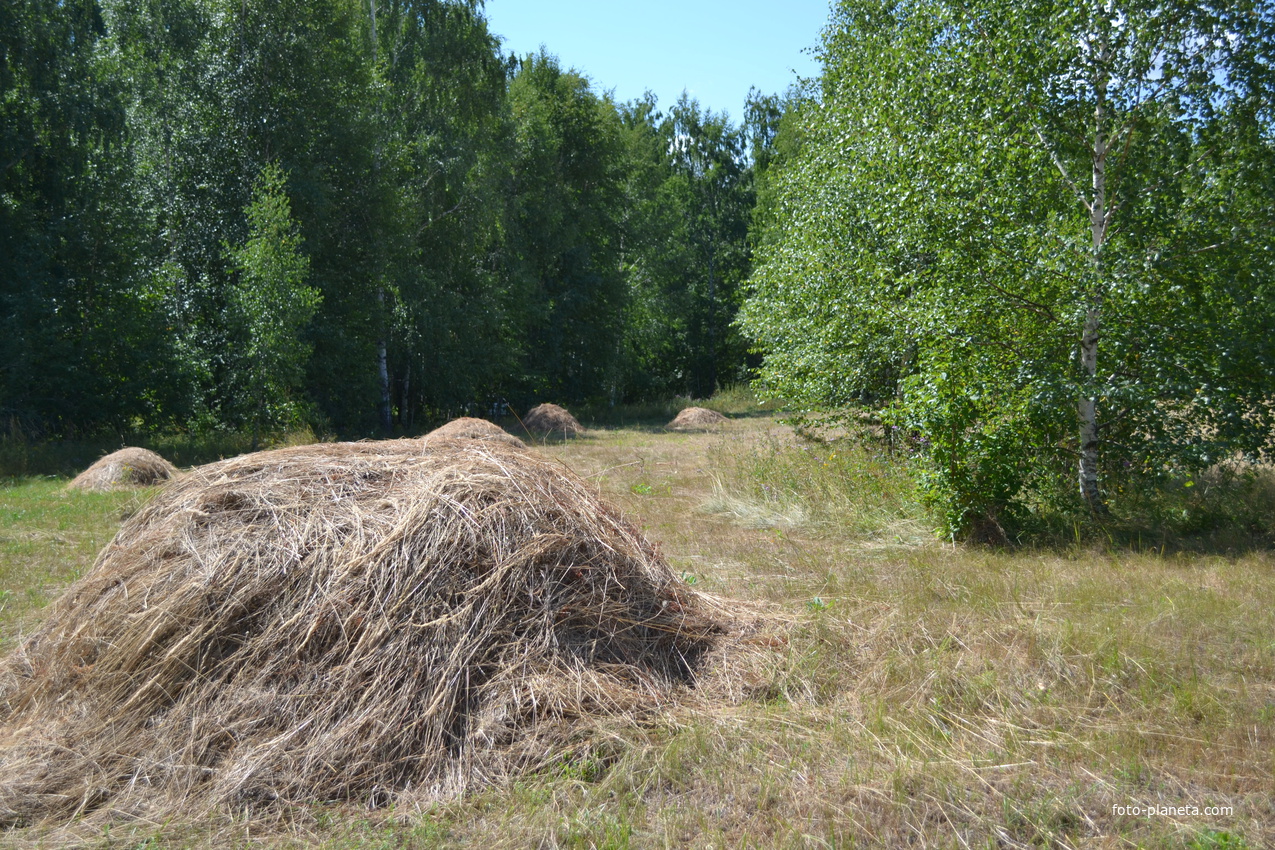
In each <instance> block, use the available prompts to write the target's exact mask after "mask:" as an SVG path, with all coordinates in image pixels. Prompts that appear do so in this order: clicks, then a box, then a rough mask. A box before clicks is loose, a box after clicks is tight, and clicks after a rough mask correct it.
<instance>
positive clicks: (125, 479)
mask: <svg viewBox="0 0 1275 850" xmlns="http://www.w3.org/2000/svg"><path fill="white" fill-rule="evenodd" d="M176 475H177V467H175V466H173V465H172V464H171V463H169V462H168V461H166V460H164V459H163V458H162V457H160V456H159V455H157V454H155V453H154V452H152V451H150V450H149V449H138V448H125V449H120V450H119V451H117V452H111V453H110V454H109V455H107V456H106V457H104V458H101V459H100V460H98V462H97V463H95V464H93V465H92V466H90V467H89V468H88V469H86V470H84V471H83V472H81V473H80V474H79V475H77V476H75V478H73V479H71V483H70V484H68V485H67V486H68V487H73V488H75V489H76V490H94V491H99V492H100V491H105V490H121V489H124V488H127V487H150V486H153V485H155V484H162V483H163V482H165V481H167V480H169V479H170V478H173V477H175V476H176Z"/></svg>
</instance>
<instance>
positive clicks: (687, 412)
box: [664, 407, 730, 431]
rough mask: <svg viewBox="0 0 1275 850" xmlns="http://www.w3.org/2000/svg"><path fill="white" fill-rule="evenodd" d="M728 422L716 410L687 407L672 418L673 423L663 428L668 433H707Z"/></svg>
mask: <svg viewBox="0 0 1275 850" xmlns="http://www.w3.org/2000/svg"><path fill="white" fill-rule="evenodd" d="M729 421H730V420H729V419H727V418H726V417H725V416H723V415H722V414H720V413H718V412H717V411H716V410H709V409H708V408H707V407H688V408H685V409H684V410H682V412H680V413H678V414H677V416H675V417H673V421H672V422H670V423H669V424H668V425H665V426H664V427H665V428H668V429H669V430H670V431H708V430H712V429H713V428H716V427H718V426H720V425H724V424H726V423H727V422H729Z"/></svg>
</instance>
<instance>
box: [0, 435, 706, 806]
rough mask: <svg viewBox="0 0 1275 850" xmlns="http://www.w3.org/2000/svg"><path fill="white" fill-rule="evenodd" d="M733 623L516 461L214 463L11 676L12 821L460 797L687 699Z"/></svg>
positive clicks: (138, 525)
mask: <svg viewBox="0 0 1275 850" xmlns="http://www.w3.org/2000/svg"><path fill="white" fill-rule="evenodd" d="M723 616H724V615H723V614H722V608H721V606H720V605H719V604H718V603H715V602H713V601H711V600H710V599H709V598H708V597H704V596H701V595H700V594H698V593H697V592H695V591H694V590H692V589H691V588H690V587H689V586H687V585H686V584H685V583H684V582H682V581H681V580H680V579H678V578H677V577H676V576H675V575H674V574H673V572H672V571H671V569H670V568H669V567H668V565H667V564H666V563H665V562H664V560H663V559H662V558H661V557H660V555H659V554H658V552H657V551H656V549H655V547H654V546H653V545H652V544H651V543H649V542H648V541H647V540H646V539H645V538H643V537H642V535H641V534H640V533H639V532H638V531H637V530H636V529H635V528H634V527H633V526H632V525H630V524H629V523H628V522H627V521H625V520H624V519H622V518H621V516H620V515H619V513H618V512H617V511H616V510H615V509H614V508H612V507H611V506H609V505H608V504H606V503H604V502H603V501H602V500H601V499H600V497H599V496H598V494H597V493H596V491H595V490H594V489H593V488H592V487H590V486H589V485H588V484H586V483H585V482H584V481H583V480H582V479H580V478H579V477H578V476H576V475H575V474H574V473H572V472H571V471H570V470H568V469H567V468H566V467H564V466H563V465H561V464H560V463H557V462H555V461H551V460H549V459H547V458H544V457H541V456H540V455H538V454H536V453H535V452H532V451H529V450H522V449H517V448H514V447H512V446H508V445H505V444H503V443H500V442H490V441H479V440H464V439H462V440H440V441H437V442H435V443H433V444H431V445H429V446H426V445H424V444H423V443H422V441H420V440H395V441H386V442H379V443H378V442H371V443H341V444H330V443H329V444H319V445H312V446H301V447H295V448H286V449H279V450H275V451H269V452H258V453H255V454H250V455H246V456H243V457H239V458H235V459H232V460H227V461H221V462H218V463H214V464H209V465H207V466H203V467H199V468H197V469H194V470H192V471H190V472H189V473H187V474H186V475H185V476H184V477H183V478H181V479H179V480H178V481H176V482H174V484H173V485H172V486H170V487H169V488H167V489H166V490H164V491H162V492H161V493H160V494H159V495H158V496H157V497H156V498H155V499H154V500H153V501H152V502H151V503H150V504H149V505H147V506H146V507H145V508H143V509H142V510H141V511H140V512H139V513H137V514H136V515H135V516H133V517H132V518H131V519H130V520H129V521H127V522H126V523H125V525H124V526H123V527H122V528H121V530H120V532H119V534H118V535H117V536H116V538H115V540H114V541H112V542H111V544H110V545H109V546H107V548H106V549H104V550H103V552H102V554H101V555H100V556H99V557H98V560H97V562H96V564H95V565H94V567H93V568H92V570H91V571H90V572H89V573H88V574H87V575H85V576H84V577H83V578H82V579H80V580H79V581H78V582H76V583H75V584H73V585H72V586H71V587H70V588H69V589H68V590H67V592H66V593H65V594H64V595H63V596H62V597H61V598H60V599H59V600H58V601H57V602H56V603H55V604H54V605H53V607H52V609H51V611H50V613H49V614H48V616H47V618H46V619H45V621H44V623H43V624H42V626H41V627H40V628H39V630H38V631H36V632H35V633H34V634H33V635H31V636H30V637H29V638H27V639H26V640H25V641H23V643H22V644H21V645H20V646H19V647H18V649H16V650H15V651H14V652H13V653H12V654H11V655H10V656H9V657H7V658H5V659H3V660H2V661H0V764H3V766H4V770H3V771H2V772H0V825H8V826H14V825H18V826H21V825H27V824H34V823H41V822H43V823H51V822H54V821H63V822H65V821H67V820H69V819H71V818H75V817H79V816H83V817H84V818H85V821H84V822H85V823H93V822H95V821H94V818H96V819H97V821H96V822H98V823H100V822H101V821H103V820H111V819H117V818H119V817H145V818H148V819H151V820H156V821H158V820H161V819H167V818H173V817H178V818H180V817H183V816H196V815H198V814H201V813H204V812H207V811H223V812H225V811H229V812H233V813H243V814H247V815H253V816H255V815H258V814H264V813H267V812H270V811H282V810H283V809H285V808H286V807H288V806H289V805H292V804H299V805H308V804H311V803H313V802H326V801H349V802H354V803H357V804H359V805H367V806H374V807H375V806H383V805H388V804H391V803H402V804H405V805H408V804H411V803H412V802H414V801H415V802H419V801H421V800H422V799H426V800H430V799H439V798H445V797H449V796H452V795H455V794H457V793H459V792H461V791H463V790H464V789H466V788H469V787H473V786H475V785H479V786H480V785H483V784H486V783H492V782H498V781H501V780H502V779H505V778H506V777H509V776H512V775H516V774H517V773H519V772H521V771H524V770H527V769H532V768H536V767H540V766H543V765H544V764H547V763H553V762H556V761H557V760H559V759H561V758H562V757H563V756H564V754H569V753H570V752H571V749H570V747H571V746H581V744H580V742H581V741H582V740H586V739H587V734H585V733H587V731H588V729H590V728H594V727H590V725H589V724H590V722H597V718H599V717H614V716H616V715H625V716H629V717H642V716H652V713H653V712H656V711H660V710H664V709H666V708H667V707H669V706H670V705H672V704H674V703H676V701H677V700H679V699H681V698H682V697H683V696H687V697H688V698H689V694H691V691H690V690H689V687H690V685H692V684H693V683H694V681H695V679H696V676H697V672H696V671H697V666H698V664H699V662H700V660H701V659H702V658H703V656H704V654H705V653H706V652H707V651H708V650H709V649H710V648H711V647H712V646H713V645H714V644H715V642H717V641H718V640H719V637H718V636H719V635H720V634H722V633H723V626H722V619H721V618H722V617H723ZM572 742H574V743H572Z"/></svg>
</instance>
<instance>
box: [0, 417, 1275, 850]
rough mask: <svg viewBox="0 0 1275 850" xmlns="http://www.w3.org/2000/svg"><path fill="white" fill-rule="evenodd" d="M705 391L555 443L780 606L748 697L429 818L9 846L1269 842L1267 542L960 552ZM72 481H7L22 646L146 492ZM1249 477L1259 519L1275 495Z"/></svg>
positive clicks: (1272, 784) (10, 593)
mask: <svg viewBox="0 0 1275 850" xmlns="http://www.w3.org/2000/svg"><path fill="white" fill-rule="evenodd" d="M717 406H718V407H721V408H722V409H723V410H725V411H726V412H728V413H729V414H731V415H732V421H731V422H730V423H729V424H728V425H727V426H725V427H724V428H722V429H720V430H717V431H705V432H700V433H685V434H682V433H670V432H667V431H665V430H664V429H663V428H662V427H660V425H658V424H654V422H655V418H654V417H653V416H652V414H658V413H660V411H646V412H645V413H646V414H647V415H646V417H643V416H642V415H641V412H638V413H637V414H635V415H634V416H632V417H630V421H628V422H627V423H625V424H610V425H606V424H603V425H601V426H598V427H593V428H591V429H590V431H589V433H588V434H587V435H585V436H584V437H582V438H579V439H575V440H572V441H568V442H552V443H546V444H543V445H541V446H540V447H539V449H540V450H541V451H543V452H545V453H548V454H549V455H551V456H553V457H555V458H557V459H559V460H561V461H562V462H563V463H564V464H566V465H567V466H569V467H571V468H572V469H574V470H575V471H576V472H578V473H580V474H581V475H584V476H586V477H588V478H589V479H590V480H591V481H593V482H595V483H596V485H597V486H598V487H599V488H600V489H601V491H602V492H603V494H604V495H605V496H606V497H607V498H609V499H610V500H611V501H613V502H614V503H616V504H618V505H619V506H620V507H621V509H622V510H623V512H624V513H625V514H626V515H627V516H628V517H629V518H630V519H632V520H633V521H634V522H636V523H638V524H640V526H641V527H642V529H643V530H644V532H645V534H646V535H647V536H648V537H649V538H651V539H652V540H654V541H657V542H658V544H659V546H660V547H661V550H662V552H663V554H664V555H665V557H666V558H667V559H668V560H669V562H670V563H671V564H672V565H673V567H674V569H675V570H676V571H678V572H679V573H680V574H681V575H682V577H683V578H684V579H685V580H686V581H687V582H690V583H692V584H693V586H694V587H695V588H696V589H699V590H702V591H704V592H707V593H710V594H714V595H716V596H720V597H725V598H728V599H732V600H738V602H739V604H740V607H741V610H744V609H747V610H749V611H760V612H762V613H763V615H764V616H765V617H767V618H768V619H769V621H770V622H771V623H772V625H771V626H770V627H769V628H768V629H767V631H766V634H767V635H768V637H767V638H766V644H765V646H764V647H762V649H763V651H762V652H761V653H760V654H759V656H758V658H757V659H755V660H754V661H753V662H750V665H749V666H748V668H747V669H746V670H745V671H744V672H743V673H742V675H743V677H744V680H743V681H741V686H740V688H739V690H738V697H737V698H736V699H733V700H730V701H728V702H727V703H724V704H723V703H721V702H720V701H718V702H716V703H712V704H705V705H702V706H692V707H683V708H681V709H677V710H673V711H670V712H668V713H667V714H666V715H665V716H662V717H661V718H660V719H659V720H658V721H656V722H654V723H648V724H644V725H641V726H635V725H633V724H630V723H627V722H625V721H623V720H616V721H615V722H614V723H611V724H607V723H603V724H601V725H600V726H599V727H598V729H597V731H596V733H595V740H594V741H592V742H590V745H589V747H587V748H586V749H584V750H582V752H587V753H589V755H587V756H584V757H575V758H572V759H563V760H562V762H561V763H560V764H559V765H558V767H556V768H554V769H552V770H549V771H544V772H541V773H537V774H534V775H528V776H523V777H522V778H520V779H518V780H517V781H515V782H514V783H513V784H511V785H509V786H508V787H497V788H490V789H487V790H484V791H481V792H478V793H475V794H472V795H470V796H468V797H465V798H463V799H459V800H452V801H445V802H440V803H437V804H434V805H432V806H430V807H428V808H424V809H422V810H419V811H396V810H389V811H386V810H378V811H369V810H367V809H364V808H359V807H353V806H339V805H338V806H318V805H316V806H315V807H314V808H313V809H312V810H311V811H309V812H308V813H305V814H304V816H294V817H292V818H291V819H290V820H289V821H287V822H285V823H278V822H270V823H266V822H254V821H252V820H242V819H240V820H236V819H225V818H209V819H207V820H205V821H201V822H197V823H167V824H150V823H140V824H139V823H118V824H115V825H114V826H112V827H111V828H110V829H109V830H105V831H101V832H96V831H94V832H85V831H84V830H78V831H77V830H76V828H75V826H74V825H71V826H70V827H69V828H55V827H53V826H46V827H33V828H28V829H26V830H20V831H14V832H10V833H8V834H6V835H4V836H3V837H2V840H3V843H5V844H7V845H8V844H11V845H13V846H36V847H58V846H62V845H63V844H64V843H66V842H67V841H68V840H71V839H74V840H75V841H77V842H80V843H82V844H84V845H86V846H89V847H101V848H107V847H121V848H123V847H128V848H134V847H147V848H177V847H248V846H252V847H269V848H283V847H302V846H306V847H309V846H318V847H325V848H332V850H338V848H339V850H346V849H347V848H401V847H420V848H425V847H473V846H485V847H490V848H515V847H547V848H548V847H553V848H557V847H561V848H624V847H716V848H728V847H873V846H916V847H951V848H958V847H1058V848H1066V847H1156V848H1159V847H1178V848H1223V847H1225V848H1259V847H1265V846H1270V845H1271V844H1272V843H1275V802H1273V801H1275V755H1273V754H1275V611H1273V610H1272V606H1271V605H1270V604H1269V600H1270V599H1271V598H1275V558H1273V557H1272V554H1271V551H1270V550H1269V548H1267V547H1266V546H1265V545H1264V544H1263V542H1262V538H1261V537H1260V535H1259V536H1250V537H1248V538H1242V537H1239V536H1235V535H1231V536H1229V537H1228V536H1214V537H1209V538H1198V539H1190V538H1184V537H1181V536H1167V535H1162V536H1161V537H1160V538H1158V539H1155V540H1152V539H1150V538H1149V537H1142V538H1141V540H1139V538H1138V537H1137V536H1132V537H1127V538H1124V537H1119V536H1118V535H1116V534H1108V535H1106V536H1103V535H1101V534H1095V533H1093V529H1079V528H1077V530H1076V533H1077V534H1078V535H1079V537H1078V539H1074V540H1071V541H1065V540H1057V541H1054V542H1052V543H1050V544H1049V545H1044V544H1037V545H1034V546H1017V547H1000V548H997V547H987V546H977V545H972V544H969V545H962V544H955V545H954V544H953V543H951V542H944V541H942V540H940V539H939V538H938V537H937V536H936V535H935V534H934V533H933V530H932V529H933V528H934V522H933V520H932V519H931V518H930V517H928V516H927V515H926V514H925V513H924V512H923V511H922V510H921V509H919V508H918V507H916V501H915V499H914V498H912V494H911V489H910V488H911V485H910V483H909V481H910V479H909V477H908V476H907V475H906V474H905V470H904V468H903V467H904V465H905V464H906V463H907V460H906V458H904V457H900V456H897V455H896V456H892V455H890V454H887V453H884V452H882V451H878V450H877V449H876V448H873V447H872V446H871V445H869V444H864V443H861V442H852V441H849V440H841V441H823V440H815V439H806V438H802V437H799V436H797V435H796V434H795V433H794V431H793V429H792V428H791V427H789V426H788V425H786V424H784V423H783V422H782V421H781V419H780V418H779V416H778V414H776V413H774V412H772V411H769V410H766V409H761V408H759V407H757V406H756V405H755V404H753V403H751V402H749V401H745V400H741V399H739V398H726V399H719V400H718V403H717ZM661 421H662V420H661ZM1263 474H1266V473H1263ZM64 485H65V478H61V477H46V478H37V477H28V478H22V479H11V480H8V481H6V482H5V483H4V485H3V487H2V488H0V516H3V518H4V522H3V526H2V530H0V583H2V585H0V640H2V642H3V649H4V650H5V651H6V652H7V651H9V650H11V649H12V648H13V647H14V645H15V642H16V641H17V640H18V639H19V638H20V636H21V634H22V633H24V632H25V631H28V630H29V629H31V628H32V626H33V625H34V624H36V623H37V622H38V621H39V619H40V616H41V611H42V610H43V609H44V607H45V605H46V604H47V603H48V602H49V601H50V600H51V599H52V598H54V597H55V596H56V595H57V594H58V593H59V592H60V590H61V589H62V588H63V587H65V586H66V584H67V583H68V582H70V581H71V580H73V579H74V578H75V577H76V576H78V575H79V574H81V573H83V572H84V571H85V570H87V569H88V568H89V566H90V565H91V564H92V561H93V558H94V557H95V554H96V552H97V551H98V550H99V549H100V548H101V546H103V545H104V544H105V543H106V542H107V541H108V540H109V539H110V537H111V536H112V534H113V533H114V531H115V529H116V528H117V527H118V526H119V524H120V523H121V521H122V519H123V518H125V517H127V516H128V515H130V514H131V513H132V512H134V511H136V510H137V509H138V507H139V506H140V505H141V504H142V503H143V502H144V500H145V499H146V498H147V494H146V493H145V492H141V493H125V494H118V493H117V494H106V495H102V494H87V493H72V492H68V491H66V490H65V489H64ZM1262 492H1266V493H1269V491H1261V490H1260V489H1259V490H1252V489H1251V487H1250V490H1249V491H1248V494H1249V495H1248V497H1247V498H1248V500H1249V501H1248V503H1247V504H1246V507H1245V510H1246V511H1248V512H1249V514H1252V513H1253V512H1254V511H1257V512H1259V513H1260V512H1261V511H1265V512H1266V513H1268V514H1269V513H1271V512H1275V504H1272V503H1271V502H1269V501H1268V502H1267V503H1266V504H1265V506H1264V507H1263V506H1262V505H1260V504H1255V503H1254V502H1253V499H1254V498H1256V497H1254V496H1253V493H1258V494H1259V495H1260V493H1262ZM1259 501H1260V500H1259ZM1246 541H1247V542H1246Z"/></svg>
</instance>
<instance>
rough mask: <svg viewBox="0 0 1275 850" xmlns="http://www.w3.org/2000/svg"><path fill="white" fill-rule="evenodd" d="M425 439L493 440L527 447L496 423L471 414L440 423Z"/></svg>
mask: <svg viewBox="0 0 1275 850" xmlns="http://www.w3.org/2000/svg"><path fill="white" fill-rule="evenodd" d="M425 439H426V441H430V440H432V439H448V440H457V439H463V440H494V441H497V442H501V443H505V444H506V445H510V446H516V447H518V448H524V449H525V448H526V447H527V444H526V443H524V442H523V441H522V440H520V439H518V438H517V437H515V436H514V435H513V434H510V433H509V432H508V431H506V430H505V429H504V428H501V427H500V426H499V425H497V424H496V423H494V422H489V421H488V420H486V419H475V418H473V417H472V416H462V417H460V418H459V419H453V420H452V421H451V422H448V423H447V424H446V425H440V426H439V427H437V428H435V429H434V430H433V431H430V432H429V433H428V434H426V435H425Z"/></svg>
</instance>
